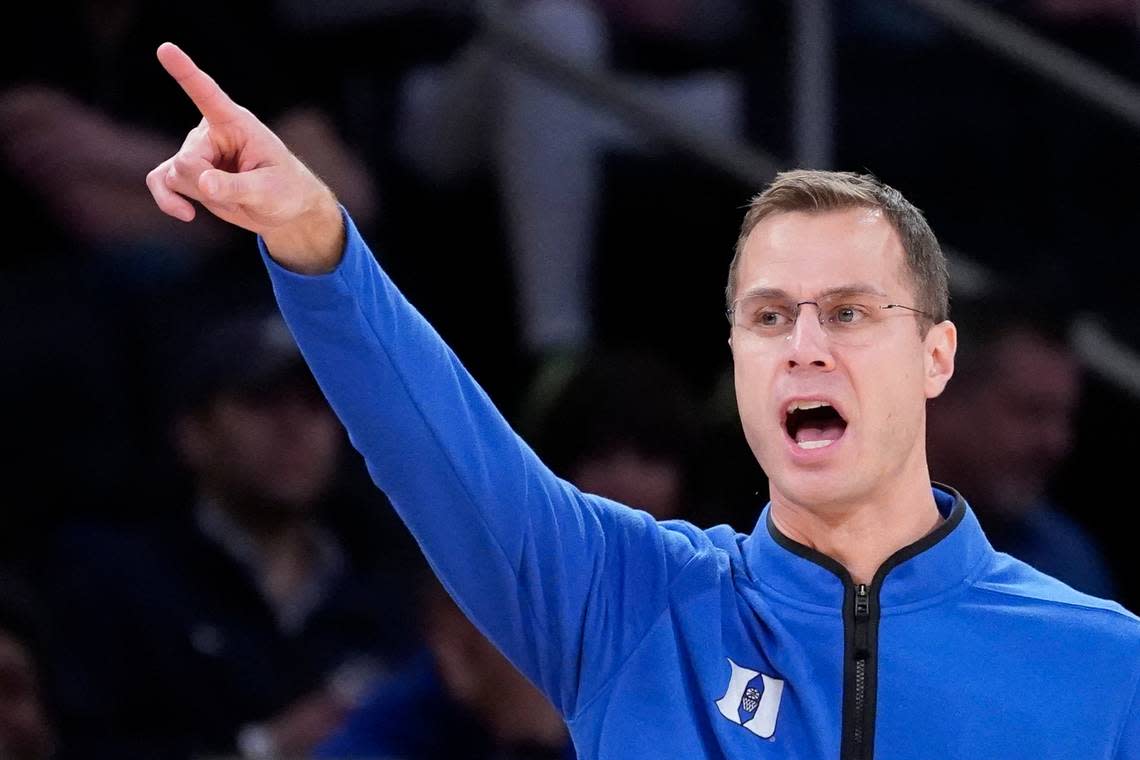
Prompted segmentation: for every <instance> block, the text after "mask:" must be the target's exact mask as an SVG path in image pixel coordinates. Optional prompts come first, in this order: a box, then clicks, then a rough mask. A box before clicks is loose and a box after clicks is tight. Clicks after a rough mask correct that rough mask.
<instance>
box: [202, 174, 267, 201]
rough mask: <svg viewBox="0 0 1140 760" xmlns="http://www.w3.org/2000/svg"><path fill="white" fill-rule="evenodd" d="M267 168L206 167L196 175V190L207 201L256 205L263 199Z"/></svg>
mask: <svg viewBox="0 0 1140 760" xmlns="http://www.w3.org/2000/svg"><path fill="white" fill-rule="evenodd" d="M267 172H268V169H264V168H263V169H253V170H251V171H245V172H227V171H222V170H221V169H207V170H206V171H204V172H202V174H201V176H199V177H198V190H199V191H200V192H201V193H202V197H203V198H204V199H205V200H206V201H208V202H209V203H216V204H218V205H223V206H253V207H258V206H260V205H261V202H262V201H263V200H264V199H265V197H266V195H267V193H266V185H267V183H268V177H267V176H266V174H267Z"/></svg>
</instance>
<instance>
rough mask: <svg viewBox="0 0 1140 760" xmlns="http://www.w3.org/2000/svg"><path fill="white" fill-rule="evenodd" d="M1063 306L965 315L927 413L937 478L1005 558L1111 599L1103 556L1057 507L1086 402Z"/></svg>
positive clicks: (1015, 304)
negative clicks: (948, 369) (947, 376)
mask: <svg viewBox="0 0 1140 760" xmlns="http://www.w3.org/2000/svg"><path fill="white" fill-rule="evenodd" d="M1032 303H1036V304H1037V305H1036V306H1029V305H1028V304H1032ZM1055 306H1056V302H1055V299H1053V298H1042V299H1040V300H1038V301H1036V302H1033V301H1030V300H1028V297H1027V296H1025V295H1021V296H1018V297H1009V298H994V299H993V300H992V301H987V302H985V303H984V304H981V303H980V304H976V305H969V306H965V307H959V308H958V309H957V311H958V313H959V314H963V315H966V317H965V319H964V321H961V323H960V324H959V342H958V346H959V348H958V356H957V360H956V362H955V364H956V366H955V372H954V379H953V380H952V381H951V382H950V384H949V386H948V387H947V389H946V391H945V392H944V393H943V395H942V396H940V397H939V398H938V399H936V400H935V401H933V402H932V403H931V404H930V407H929V418H928V423H927V429H928V433H929V455H930V466H931V474H932V477H933V478H935V479H936V480H939V481H943V482H947V483H954V484H956V487H957V488H959V489H960V490H961V492H962V495H963V496H965V497H966V500H967V501H969V502H970V504H971V506H973V507H974V509H975V511H976V512H977V514H978V518H979V519H980V520H981V523H982V526H983V527H984V528H985V531H986V535H987V536H989V538H990V541H991V542H992V543H993V544H994V546H995V547H996V548H997V549H998V550H1000V551H1005V552H1008V553H1009V554H1012V555H1013V556H1014V557H1017V558H1018V559H1021V560H1023V561H1025V562H1028V563H1029V564H1031V565H1033V566H1034V567H1036V568H1037V569H1039V570H1041V571H1042V572H1045V573H1048V574H1049V575H1052V576H1054V577H1056V578H1058V579H1060V580H1062V581H1064V582H1066V583H1068V584H1069V585H1071V586H1073V587H1074V588H1076V589H1078V590H1080V591H1084V592H1086V593H1089V594H1093V595H1095V596H1100V597H1105V598H1112V597H1113V592H1114V589H1113V583H1112V579H1111V577H1110V574H1109V571H1108V568H1107V565H1106V563H1105V561H1104V559H1103V557H1102V556H1101V553H1100V550H1099V549H1098V547H1097V546H1096V545H1095V544H1094V542H1093V541H1092V539H1091V538H1090V537H1089V536H1088V535H1087V534H1086V533H1085V531H1084V530H1083V529H1082V528H1081V527H1080V525H1079V524H1078V523H1077V522H1075V521H1074V520H1073V519H1072V518H1070V517H1069V516H1068V515H1066V514H1065V513H1064V512H1063V511H1062V510H1061V509H1060V508H1059V507H1058V506H1057V505H1055V504H1053V503H1052V501H1051V500H1050V498H1049V486H1050V482H1051V480H1052V478H1053V476H1054V474H1055V473H1056V471H1057V468H1058V466H1059V465H1060V464H1061V463H1062V461H1064V459H1065V458H1066V457H1067V456H1068V454H1069V453H1070V450H1071V448H1072V445H1073V437H1074V417H1075V415H1076V412H1077V406H1078V403H1079V401H1080V396H1081V371H1080V365H1079V364H1078V362H1077V358H1076V357H1075V356H1074V355H1073V353H1072V352H1071V350H1070V349H1069V348H1068V346H1067V344H1066V341H1065V333H1064V330H1065V328H1066V327H1067V325H1066V324H1065V323H1064V322H1063V321H1060V320H1063V318H1064V317H1065V316H1067V315H1068V314H1069V313H1070V312H1069V311H1068V310H1067V309H1059V310H1058V309H1056V308H1055ZM972 315H976V316H972Z"/></svg>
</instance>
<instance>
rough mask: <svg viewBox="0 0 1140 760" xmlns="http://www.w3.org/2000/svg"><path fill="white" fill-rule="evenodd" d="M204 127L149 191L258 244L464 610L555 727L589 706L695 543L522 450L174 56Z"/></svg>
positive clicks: (391, 492)
mask: <svg viewBox="0 0 1140 760" xmlns="http://www.w3.org/2000/svg"><path fill="white" fill-rule="evenodd" d="M159 56H160V59H161V60H162V61H163V65H164V66H165V67H166V68H167V70H168V71H169V72H170V73H171V74H172V75H173V76H174V77H175V78H176V79H177V80H178V81H179V83H180V84H181V85H182V87H183V89H184V90H186V92H187V94H188V95H189V96H190V97H191V99H192V100H193V101H194V102H195V103H196V104H197V105H198V108H199V110H201V112H202V116H203V121H202V123H201V124H200V125H199V126H198V127H197V128H195V129H194V130H193V131H191V133H190V136H189V137H188V138H187V141H186V144H185V145H184V146H183V148H182V150H181V151H179V153H178V154H177V155H176V156H174V157H173V158H172V159H170V160H169V161H167V162H164V163H163V165H161V166H159V167H158V169H156V170H155V171H154V172H152V173H151V175H150V177H149V178H148V183H149V184H150V186H151V188H152V191H153V192H154V193H155V198H156V200H157V201H158V203H159V205H160V206H162V207H163V209H164V210H166V211H167V213H170V214H172V215H174V216H177V217H178V218H180V219H185V220H189V219H191V218H192V217H193V207H192V206H191V204H190V201H191V200H195V201H198V202H200V203H202V204H203V205H204V206H205V207H206V208H207V209H208V210H209V211H211V212H212V213H214V214H216V215H218V216H219V217H221V218H223V219H225V220H227V221H230V222H232V223H234V224H238V225H239V226H241V227H244V228H245V229H248V230H252V231H254V232H257V233H259V234H260V235H261V237H262V241H263V243H264V252H265V253H266V263H267V266H268V268H269V271H270V275H271V278H272V280H273V284H274V289H275V291H276V294H277V298H278V302H279V304H280V306H281V310H282V313H283V314H284V316H285V319H286V321H287V322H288V324H289V326H290V328H291V329H292V331H293V333H294V335H295V336H296V338H297V342H298V344H299V345H300V347H301V350H302V352H303V353H304V355H305V358H306V360H307V361H308V363H309V366H310V367H311V368H312V370H313V374H314V375H315V377H316V378H317V381H318V382H319V383H320V385H321V388H322V389H323V391H324V393H325V395H326V396H327V397H328V399H329V401H330V403H331V404H332V407H333V409H334V410H335V411H336V412H337V415H338V416H339V417H340V419H341V421H342V422H343V423H344V425H345V427H346V428H347V430H348V432H349V437H350V438H351V440H352V443H353V445H354V446H355V447H356V448H357V450H359V451H360V452H361V453H362V454H363V455H364V458H365V461H366V462H367V465H368V469H369V472H370V473H371V475H372V478H373V480H374V481H375V482H376V484H377V485H378V486H380V487H381V488H382V489H384V491H385V492H386V493H387V494H388V496H389V498H390V499H391V501H392V503H393V504H394V505H395V507H396V509H397V510H398V511H399V513H400V515H401V517H402V518H403V519H404V521H405V522H406V523H407V524H408V526H409V527H410V528H411V530H412V532H413V534H414V535H415V537H416V539H417V540H418V541H419V543H420V545H421V547H422V548H423V549H424V552H425V554H426V555H427V557H428V560H429V562H430V563H431V565H432V567H433V569H434V570H435V571H436V573H437V574H438V575H439V576H440V578H441V579H442V581H443V583H444V585H445V586H446V587H447V588H448V590H449V591H450V592H451V593H452V595H453V596H454V597H455V598H456V599H457V601H458V602H459V604H460V606H461V607H462V608H463V610H464V611H465V612H466V613H467V614H468V615H469V616H470V617H471V618H472V619H473V621H474V622H475V623H476V624H477V625H478V626H479V627H480V628H481V629H482V630H483V632H484V633H486V634H487V635H488V636H489V637H490V638H491V639H492V640H493V641H494V642H495V643H496V644H497V645H498V646H499V648H500V649H502V650H503V651H504V653H505V654H506V655H507V656H508V657H509V658H510V659H511V660H512V661H513V662H514V663H515V665H517V666H518V667H519V668H520V669H521V670H522V671H523V672H524V673H526V674H527V675H528V676H529V677H530V678H531V679H532V680H533V681H535V682H536V683H537V684H538V685H539V686H540V687H541V688H542V689H543V690H544V691H545V692H546V693H547V694H548V695H549V696H550V697H551V699H552V701H553V702H554V703H555V704H556V705H558V706H559V707H560V708H561V710H562V711H563V713H564V714H567V715H570V716H572V715H574V714H575V713H576V711H577V709H578V708H580V707H581V706H582V705H583V704H584V703H585V702H586V701H588V700H589V699H591V698H592V696H593V695H595V694H597V693H598V691H599V690H600V689H602V688H603V687H604V684H606V683H608V682H609V680H610V676H611V675H612V674H613V673H614V672H615V671H616V670H617V669H619V668H620V667H621V666H622V665H623V664H624V662H625V661H626V658H627V657H628V655H629V654H630V653H631V652H632V651H633V649H634V648H635V647H636V645H637V644H638V643H639V642H640V641H641V640H642V638H643V637H644V635H645V633H646V632H647V631H648V630H649V627H650V626H651V625H653V623H654V622H656V620H657V619H658V618H659V617H660V616H661V615H662V614H663V613H664V612H665V610H666V608H667V605H668V599H669V592H670V588H671V587H672V584H673V581H674V579H675V578H676V577H677V576H678V575H679V574H680V573H681V572H682V569H683V568H685V567H687V566H688V564H689V562H690V561H691V560H692V559H693V557H694V556H697V554H698V553H699V549H698V548H697V547H698V546H700V545H703V544H704V543H705V540H704V537H703V534H700V533H699V532H698V531H696V530H695V529H692V528H690V527H677V528H672V529H666V528H662V527H661V526H659V525H658V524H657V523H656V522H654V521H653V520H652V518H650V517H649V515H647V514H645V513H643V512H637V511H634V510H631V509H628V508H625V507H621V506H619V505H617V504H614V503H612V502H608V501H605V500H603V499H600V498H597V497H594V496H589V495H586V494H582V493H581V492H579V491H578V490H577V489H575V488H573V487H572V486H570V485H569V484H567V483H566V482H564V481H562V480H560V479H558V478H557V477H555V476H554V475H553V474H552V473H551V472H550V471H549V470H548V469H547V468H546V467H545V466H543V464H542V463H541V462H540V461H539V460H538V458H537V457H536V456H535V455H534V454H533V452H532V451H531V450H530V448H529V447H528V446H527V445H526V444H525V443H524V442H523V441H522V440H520V439H519V438H518V437H517V436H516V435H515V434H514V432H513V431H512V430H511V429H510V427H509V426H508V425H507V423H506V421H505V420H504V419H503V418H502V416H501V415H500V414H499V413H498V411H497V410H496V409H495V407H494V406H493V405H492V404H491V402H490V400H489V399H488V398H487V396H486V395H485V394H484V393H483V391H482V389H480V388H479V386H478V385H477V384H476V383H475V381H474V380H473V379H472V378H471V377H470V375H469V374H468V373H467V372H466V370H465V369H464V368H463V366H462V364H461V363H460V362H459V360H458V359H457V358H456V357H455V355H454V354H453V353H452V352H451V351H450V350H449V349H448V347H447V346H446V345H445V344H444V343H443V341H442V340H441V339H440V337H439V336H438V335H437V334H436V332H435V331H434V330H433V329H432V328H431V326H430V325H429V324H428V323H427V322H426V321H425V320H424V319H423V318H422V317H421V316H420V314H419V313H418V312H416V310H415V309H414V308H413V307H412V306H411V305H410V304H409V303H408V302H407V301H406V300H405V299H404V298H403V296H402V295H401V294H400V293H399V291H398V290H397V288H396V287H395V285H393V283H392V282H391V280H390V279H389V278H388V277H387V275H386V274H385V273H384V272H383V271H382V270H381V269H380V268H379V266H377V264H376V261H375V259H374V258H373V256H372V254H371V252H370V251H369V250H368V248H367V246H366V245H365V244H364V242H363V240H361V238H360V236H359V234H358V233H357V231H356V229H355V226H354V225H353V224H352V221H351V220H350V219H349V218H348V217H347V215H345V216H343V217H342V215H341V212H340V211H339V209H338V207H337V205H336V202H335V199H334V198H333V196H332V194H331V192H329V191H328V189H327V188H326V187H325V186H324V185H323V184H322V183H321V182H320V181H319V180H318V179H317V178H316V177H315V176H313V175H312V174H311V172H309V171H308V170H307V169H306V168H305V167H304V165H303V164H301V162H300V161H298V160H297V159H296V158H294V157H293V156H292V155H291V154H290V153H289V152H288V150H287V149H286V148H285V146H284V145H283V144H282V143H281V141H280V140H279V139H277V138H276V137H275V136H274V135H273V134H272V132H270V131H269V130H268V129H267V128H266V127H265V126H264V125H262V124H261V123H260V122H259V121H257V119H256V118H254V117H253V115H252V114H250V113H249V112H248V111H246V110H245V109H242V108H240V107H239V106H237V105H235V104H234V103H233V102H232V101H231V100H230V99H229V98H228V97H226V95H225V93H223V92H222V90H221V89H220V88H219V87H218V86H217V84H215V83H214V82H213V81H212V80H211V79H210V78H209V77H208V76H206V75H205V74H204V73H203V72H201V71H200V70H199V69H197V67H195V66H194V65H193V63H192V62H191V61H190V60H189V58H187V57H186V56H185V54H183V53H182V52H181V51H179V50H178V49H177V48H175V47H173V46H166V45H164V46H163V47H162V48H160V50H159Z"/></svg>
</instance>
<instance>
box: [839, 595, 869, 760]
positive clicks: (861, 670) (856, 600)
mask: <svg viewBox="0 0 1140 760" xmlns="http://www.w3.org/2000/svg"><path fill="white" fill-rule="evenodd" d="M852 592H853V593H852V596H853V598H852V610H853V613H854V614H853V615H852V618H853V621H852V641H851V643H852V646H851V647H850V649H849V652H848V655H847V656H848V658H849V662H848V663H847V664H846V666H845V667H844V673H845V674H846V679H847V683H846V684H845V685H844V692H845V694H846V695H847V698H846V699H845V700H844V701H845V703H846V706H847V709H846V713H847V714H846V715H845V716H844V720H843V724H844V734H845V737H844V742H843V745H844V751H843V753H842V754H843V760H871V758H872V751H873V750H872V745H873V741H874V730H875V697H876V695H875V681H876V678H875V672H874V668H875V660H874V658H873V656H872V655H873V654H874V652H873V648H874V643H873V641H872V634H871V628H872V607H873V604H872V597H871V593H870V589H869V588H868V587H867V585H866V584H864V583H860V584H858V585H856V586H855V587H854V588H853V589H852Z"/></svg>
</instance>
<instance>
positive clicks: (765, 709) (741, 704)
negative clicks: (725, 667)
mask: <svg viewBox="0 0 1140 760" xmlns="http://www.w3.org/2000/svg"><path fill="white" fill-rule="evenodd" d="M728 664H729V665H730V666H731V667H732V676H731V677H730V678H729V681H728V691H726V692H725V693H724V696H723V697H721V698H720V699H719V700H717V703H716V706H717V709H718V710H720V714H721V715H723V716H724V717H726V718H728V719H729V720H731V721H732V722H733V723H735V724H737V725H739V726H744V727H745V728H747V729H748V730H749V731H751V732H752V733H754V734H756V735H757V736H759V737H760V738H762V739H771V738H772V735H773V734H774V733H776V715H777V714H778V713H779V712H780V697H782V696H783V694H784V682H783V681H782V680H780V679H779V678H772V677H771V676H768V675H765V674H763V673H761V672H760V671H758V670H752V669H750V668H742V667H741V666H739V665H737V664H736V663H735V662H733V661H732V660H731V659H729V660H728ZM757 679H759V680H757Z"/></svg>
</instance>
